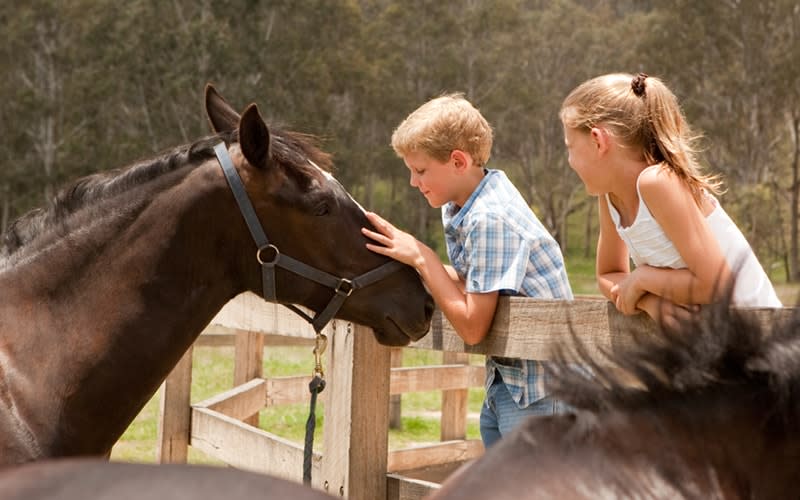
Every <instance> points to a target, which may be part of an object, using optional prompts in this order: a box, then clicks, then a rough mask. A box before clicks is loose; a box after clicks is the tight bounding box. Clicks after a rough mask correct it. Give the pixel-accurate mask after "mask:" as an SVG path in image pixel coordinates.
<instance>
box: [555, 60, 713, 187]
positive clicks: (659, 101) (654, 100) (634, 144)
mask: <svg viewBox="0 0 800 500" xmlns="http://www.w3.org/2000/svg"><path fill="white" fill-rule="evenodd" d="M559 116H560V118H561V121H562V123H563V124H564V126H565V127H569V128H573V129H582V130H586V131H588V130H590V129H591V128H592V127H596V126H601V125H602V127H603V128H605V129H607V130H608V131H609V132H610V133H611V135H613V136H614V137H615V138H616V139H617V140H618V141H620V143H621V144H623V145H624V146H627V147H631V148H637V149H640V150H641V151H642V154H643V155H644V159H645V161H647V163H648V164H649V165H655V164H657V163H663V164H665V165H667V166H668V167H669V168H670V169H672V171H673V172H675V174H676V175H678V177H679V178H680V179H681V180H682V181H683V182H684V183H685V184H686V185H687V186H688V188H689V190H690V191H691V193H692V196H693V197H694V199H695V201H697V202H698V203H699V202H700V196H701V194H702V191H703V190H707V191H710V192H712V193H715V194H719V192H720V190H721V189H720V188H721V184H722V183H721V181H720V180H719V177H718V176H715V175H704V174H703V173H702V172H701V167H700V164H699V162H698V160H697V150H696V149H695V147H694V143H695V141H696V139H697V137H696V136H694V135H693V133H692V131H691V129H690V127H689V124H688V122H687V121H686V118H684V116H683V113H682V112H681V108H680V105H679V104H678V99H677V98H676V97H675V95H674V94H673V93H672V92H671V91H670V90H669V89H668V88H667V86H666V85H664V83H663V82H662V81H661V80H659V79H658V78H655V77H652V76H648V75H646V74H644V73H639V74H638V75H636V76H634V75H631V74H627V73H614V74H608V75H603V76H598V77H596V78H592V79H591V80H588V81H586V82H584V83H582V84H581V85H579V86H578V87H576V88H575V89H574V90H573V91H572V92H570V94H569V95H568V96H567V98H566V99H564V102H563V104H562V105H561V112H560V113H559Z"/></svg>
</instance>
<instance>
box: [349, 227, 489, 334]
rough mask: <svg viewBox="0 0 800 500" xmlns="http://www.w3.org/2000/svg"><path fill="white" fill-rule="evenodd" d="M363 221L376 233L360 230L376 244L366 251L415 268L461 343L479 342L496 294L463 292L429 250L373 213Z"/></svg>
mask: <svg viewBox="0 0 800 500" xmlns="http://www.w3.org/2000/svg"><path fill="white" fill-rule="evenodd" d="M367 218H368V219H369V221H370V222H371V223H372V225H373V226H375V228H376V229H377V230H378V232H375V231H370V230H369V229H367V228H362V229H361V232H362V233H364V235H365V236H367V237H368V238H371V239H372V240H374V241H376V242H378V243H380V245H375V244H370V243H367V248H368V249H370V250H372V251H373V252H375V253H379V254H381V255H386V256H388V257H391V258H393V259H395V260H398V261H400V262H402V263H404V264H407V265H409V266H411V267H413V268H414V269H416V270H417V272H418V273H419V274H420V276H421V277H422V280H423V281H424V282H425V284H426V285H427V286H428V290H429V291H430V293H431V295H432V296H433V300H434V301H436V305H437V306H439V309H441V310H442V313H444V315H445V317H446V318H447V320H448V321H449V322H450V324H452V325H453V327H454V328H455V330H456V333H458V335H459V336H460V337H461V338H462V339H463V340H464V342H465V343H467V344H469V345H472V344H477V343H478V342H480V341H481V340H483V338H484V337H486V334H487V333H488V332H489V327H490V326H491V324H492V319H493V318H494V312H495V309H496V308H497V297H498V295H499V294H498V292H488V293H464V286H463V284H462V283H461V280H460V279H458V276H456V274H455V271H454V270H452V268H451V270H452V271H451V272H452V274H451V272H448V269H446V268H445V266H444V265H443V264H442V261H441V260H439V256H438V255H436V252H434V251H433V250H432V249H431V248H430V247H428V246H426V245H424V244H423V243H421V242H420V241H418V240H417V239H416V238H414V237H413V236H412V235H410V234H408V233H406V232H403V231H400V230H399V229H397V228H396V227H394V226H393V225H392V224H390V223H389V222H387V221H386V220H384V219H383V218H381V217H380V216H378V215H377V214H374V213H371V212H368V213H367ZM448 267H449V266H448ZM454 278H455V279H454Z"/></svg>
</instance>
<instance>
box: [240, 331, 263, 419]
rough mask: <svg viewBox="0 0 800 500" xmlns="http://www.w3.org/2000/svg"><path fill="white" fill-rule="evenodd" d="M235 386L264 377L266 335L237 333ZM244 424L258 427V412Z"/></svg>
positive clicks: (252, 332)
mask: <svg viewBox="0 0 800 500" xmlns="http://www.w3.org/2000/svg"><path fill="white" fill-rule="evenodd" d="M234 352H235V354H234V365H233V386H234V387H238V386H240V385H242V384H244V383H246V382H249V381H251V380H253V379H254V378H262V376H263V375H264V334H263V333H259V332H255V331H239V332H236V342H235V347H234ZM242 422H244V423H246V424H249V425H252V426H254V427H258V412H256V413H255V414H253V415H250V416H248V417H247V418H244V419H243V420H242Z"/></svg>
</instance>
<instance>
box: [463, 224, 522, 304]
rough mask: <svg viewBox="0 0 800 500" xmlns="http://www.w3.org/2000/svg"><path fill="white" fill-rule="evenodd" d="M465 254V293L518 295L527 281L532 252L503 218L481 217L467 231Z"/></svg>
mask: <svg viewBox="0 0 800 500" xmlns="http://www.w3.org/2000/svg"><path fill="white" fill-rule="evenodd" d="M464 252H465V254H466V261H467V262H469V263H470V264H469V268H468V269H467V273H466V276H465V280H466V291H467V292H472V293H485V292H493V291H506V292H511V293H513V294H517V293H518V292H519V291H520V288H521V286H522V281H523V280H524V279H525V272H526V268H527V266H528V259H529V257H530V248H529V246H528V245H526V244H525V241H524V239H523V238H522V236H521V235H520V234H519V232H518V231H517V230H516V229H515V228H514V227H512V226H511V225H510V224H508V223H507V222H506V221H505V220H504V219H503V218H502V217H498V216H496V215H494V214H488V215H487V216H486V217H478V218H476V220H475V221H474V222H473V223H472V225H471V227H470V228H469V230H468V231H467V235H466V238H465V241H464Z"/></svg>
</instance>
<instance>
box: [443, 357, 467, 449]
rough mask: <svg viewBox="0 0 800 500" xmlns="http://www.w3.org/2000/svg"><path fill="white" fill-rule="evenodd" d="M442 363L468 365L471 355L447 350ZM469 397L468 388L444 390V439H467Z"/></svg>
mask: <svg viewBox="0 0 800 500" xmlns="http://www.w3.org/2000/svg"><path fill="white" fill-rule="evenodd" d="M442 364H445V365H455V364H459V365H466V364H469V355H468V354H463V353H458V352H445V353H444V356H443V358H442ZM468 397H469V390H468V389H453V390H449V391H442V429H441V440H442V441H452V440H454V439H466V437H467V400H468Z"/></svg>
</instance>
